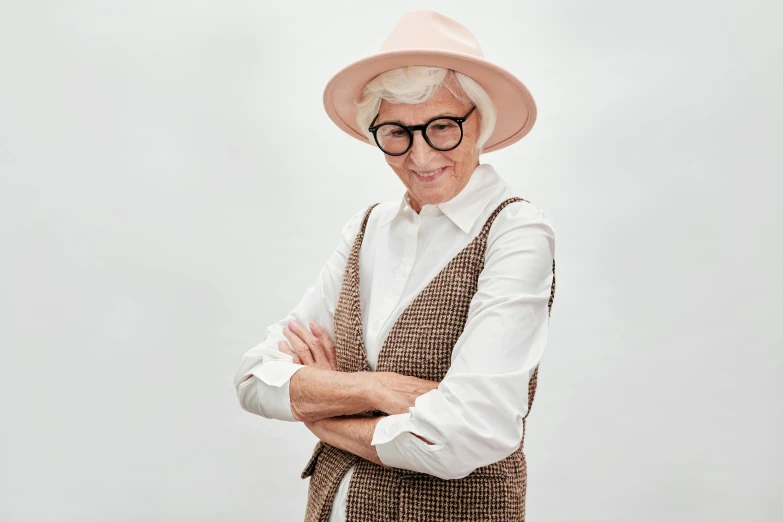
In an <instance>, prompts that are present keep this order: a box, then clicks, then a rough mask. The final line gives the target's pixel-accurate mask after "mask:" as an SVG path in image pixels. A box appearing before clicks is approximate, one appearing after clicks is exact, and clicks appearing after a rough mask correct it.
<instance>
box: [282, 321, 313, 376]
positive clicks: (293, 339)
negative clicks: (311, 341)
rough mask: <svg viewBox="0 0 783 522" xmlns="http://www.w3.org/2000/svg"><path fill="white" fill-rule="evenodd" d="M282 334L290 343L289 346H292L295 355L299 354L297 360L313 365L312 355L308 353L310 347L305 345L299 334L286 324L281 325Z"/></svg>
mask: <svg viewBox="0 0 783 522" xmlns="http://www.w3.org/2000/svg"><path fill="white" fill-rule="evenodd" d="M283 335H285V337H286V339H288V342H289V343H291V346H293V348H294V350H295V351H296V355H298V356H299V360H300V361H301V363H300V364H304V365H306V366H313V364H314V363H315V361H314V360H313V355H312V354H311V353H310V347H309V346H307V345H306V344H305V343H304V341H302V340H301V339H300V338H299V336H298V335H297V334H296V333H294V332H293V331H292V330H291V329H290V328H288V327H287V326H285V327H283Z"/></svg>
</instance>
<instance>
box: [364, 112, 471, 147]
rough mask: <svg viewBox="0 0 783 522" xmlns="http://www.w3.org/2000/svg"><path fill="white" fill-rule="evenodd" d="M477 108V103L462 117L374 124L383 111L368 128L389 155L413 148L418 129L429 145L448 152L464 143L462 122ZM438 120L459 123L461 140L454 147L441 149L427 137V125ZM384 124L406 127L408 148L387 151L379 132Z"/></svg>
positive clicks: (376, 141) (438, 117)
mask: <svg viewBox="0 0 783 522" xmlns="http://www.w3.org/2000/svg"><path fill="white" fill-rule="evenodd" d="M475 110H476V105H474V106H473V108H472V109H470V111H468V113H467V114H466V115H465V116H463V117H461V118H457V117H454V116H437V117H435V118H432V119H431V120H429V121H428V122H427V123H423V124H421V125H403V124H402V123H400V122H397V121H385V122H383V123H381V124H378V125H373V124H374V123H375V120H377V119H378V116H380V115H381V113H378V114H376V115H375V118H373V119H372V122H370V127H369V128H368V129H367V130H368V131H370V132H372V136H373V138H375V144H376V145H378V148H379V149H381V151H382V152H383V153H384V154H387V155H389V156H402V155H403V154H407V153H408V151H409V150H411V147H413V131H417V130H420V131H421V137H422V138H424V141H426V142H427V145H429V146H430V147H432V148H433V149H435V150H437V151H440V152H448V151H450V150H454V149H456V148H457V147H459V145H460V143H462V138H463V137H465V131H464V130H463V129H462V122H464V121H465V120H467V119H468V117H470V115H471V114H473V111H475ZM437 120H451V121H453V122H456V123H457V125H459V141H458V142H457V144H456V145H454V146H453V147H449V148H448V149H439V148H438V147H436V146H435V145H433V144H432V142H431V141H430V139H429V137H427V132H426V130H427V127H428V126H429V124H430V123H432V122H434V121H437ZM384 125H397V126H398V127H402V128H403V129H405V131H406V132H407V133H408V138H409V140H408V148H407V149H405V150H404V151H402V152H400V153H399V154H392V153H390V152H386V150H384V148H383V147H381V144H380V143H379V142H378V132H377V131H378V129H380V128H381V127H383V126H384Z"/></svg>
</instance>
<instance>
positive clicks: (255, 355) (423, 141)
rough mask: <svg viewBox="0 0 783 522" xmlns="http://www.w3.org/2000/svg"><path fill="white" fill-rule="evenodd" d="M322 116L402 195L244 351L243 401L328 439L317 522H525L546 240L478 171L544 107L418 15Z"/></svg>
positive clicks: (445, 21)
mask: <svg viewBox="0 0 783 522" xmlns="http://www.w3.org/2000/svg"><path fill="white" fill-rule="evenodd" d="M324 103H325V106H326V110H327V113H328V114H329V116H330V117H331V118H332V120H333V121H334V122H335V123H336V124H337V125H338V126H339V127H340V128H341V129H342V130H344V131H345V132H347V133H348V134H350V135H351V136H354V137H356V138H358V139H361V140H362V141H365V142H367V143H370V144H372V145H373V146H376V147H377V148H378V149H379V152H380V153H381V154H382V156H383V158H384V159H385V160H386V163H387V164H388V165H389V167H391V170H392V171H393V172H394V173H395V174H396V175H397V177H399V178H400V181H402V183H403V185H405V188H406V191H405V194H404V195H403V196H402V198H401V200H399V201H388V202H383V203H375V204H373V205H370V206H369V207H366V208H365V207H363V208H361V209H359V211H357V212H356V213H355V214H354V215H353V216H352V217H351V218H350V219H349V220H348V222H347V223H346V224H345V226H344V227H343V229H342V237H341V240H340V243H339V245H338V247H337V249H336V251H335V252H334V254H333V255H332V256H331V258H330V259H329V260H328V261H327V263H326V265H325V266H324V267H323V269H322V270H321V272H320V274H319V275H318V279H317V281H316V283H315V284H314V285H313V286H312V287H311V288H309V289H308V290H307V292H305V294H304V296H303V297H302V299H301V301H300V302H299V303H298V304H297V306H296V307H295V308H294V309H293V310H292V311H291V312H289V313H288V315H286V317H284V318H283V319H282V320H280V321H278V322H276V323H275V324H272V325H271V326H269V327H268V328H267V332H266V337H265V339H264V340H263V342H261V343H260V344H259V345H258V346H256V347H254V348H252V349H250V350H248V351H247V352H246V353H245V355H244V357H243V359H242V362H241V365H240V367H239V369H238V371H237V374H236V377H235V379H234V384H235V386H236V389H237V395H238V397H239V401H240V403H241V405H242V407H243V408H244V409H245V410H247V411H249V412H251V413H255V414H257V415H261V416H264V417H267V418H272V419H279V420H287V421H301V422H303V423H304V424H305V425H306V426H307V427H308V428H309V429H310V431H312V433H313V434H315V435H316V436H317V437H318V438H319V439H320V440H319V442H318V443H317V445H316V447H315V451H314V452H313V454H312V457H311V458H310V461H309V463H308V464H307V466H306V467H305V469H304V471H303V472H302V478H306V477H310V483H309V493H308V500H307V507H306V520H307V521H312V522H316V521H319V522H321V521H323V522H325V521H327V520H329V521H344V520H347V521H351V522H354V521H356V522H358V521H365V522H366V521H376V520H407V521H417V522H427V521H468V520H470V521H477V520H493V521H511V520H514V521H519V520H524V514H525V491H526V485H527V466H526V461H525V455H524V453H523V450H522V443H523V438H524V434H525V419H526V417H527V415H528V413H529V412H530V407H531V405H532V402H533V396H534V393H535V388H536V378H537V373H538V364H539V362H540V361H541V358H542V355H543V351H544V347H545V346H546V343H547V333H548V328H549V312H550V310H551V306H552V302H553V300H554V291H555V272H554V269H555V262H554V251H555V248H554V233H553V231H552V227H551V226H550V224H549V221H548V220H547V218H546V217H545V216H544V213H543V212H542V211H541V210H540V209H539V208H538V207H536V206H535V205H533V204H532V203H530V202H529V201H527V200H524V199H522V198H520V197H516V196H514V195H513V191H512V189H511V188H510V187H509V186H508V185H507V184H506V183H505V181H504V180H503V179H502V178H501V177H500V176H499V175H498V174H497V173H496V172H495V170H494V169H493V168H492V167H491V166H489V165H487V164H482V163H480V161H479V156H480V154H481V153H482V152H487V151H490V150H497V149H499V148H501V147H505V146H507V145H510V144H512V143H514V142H516V141H518V140H519V139H521V138H522V137H523V136H524V135H525V134H526V133H527V132H528V131H529V130H530V128H531V127H532V125H533V122H534V121H535V105H534V103H533V100H532V98H531V97H530V94H529V92H528V91H527V89H526V88H525V86H524V85H523V84H522V83H521V82H520V81H519V80H518V79H516V78H515V77H514V76H513V75H511V74H510V73H508V72H507V71H505V70H503V69H501V68H500V67H498V66H496V65H494V64H492V63H490V62H488V61H486V60H485V59H484V58H483V57H482V54H481V50H480V48H479V46H478V43H477V42H476V40H475V38H474V37H473V35H472V34H471V33H470V32H469V31H468V30H467V29H466V28H465V27H463V26H462V25H460V24H458V23H457V22H455V21H453V20H451V19H449V18H446V17H445V16H442V15H440V14H438V13H435V12H433V11H414V12H411V13H407V14H406V15H405V16H404V17H403V18H402V20H401V21H400V22H399V24H398V25H397V27H396V28H395V29H394V31H393V32H392V33H391V35H390V36H389V37H388V39H387V40H386V43H385V44H384V46H383V47H382V49H381V51H380V52H379V53H377V54H375V55H373V56H370V57H369V58H366V59H364V60H360V61H359V62H356V63H354V64H352V65H350V66H348V67H346V68H345V69H343V70H342V71H340V72H339V73H337V75H336V76H335V77H334V78H332V80H331V81H330V82H329V84H328V85H327V87H326V91H325V93H324Z"/></svg>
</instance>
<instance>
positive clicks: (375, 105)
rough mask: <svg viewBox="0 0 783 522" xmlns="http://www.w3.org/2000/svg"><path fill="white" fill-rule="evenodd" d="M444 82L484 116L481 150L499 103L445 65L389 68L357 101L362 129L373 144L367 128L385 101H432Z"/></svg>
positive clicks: (481, 123) (481, 128) (493, 126)
mask: <svg viewBox="0 0 783 522" xmlns="http://www.w3.org/2000/svg"><path fill="white" fill-rule="evenodd" d="M455 79H456V82H454V80H455ZM455 83H456V85H455ZM442 85H443V86H445V87H446V88H447V89H448V90H449V91H450V92H451V94H453V95H454V97H455V98H457V99H458V100H459V101H461V102H462V103H466V102H467V101H468V100H470V101H471V102H472V103H473V105H475V106H476V112H478V114H479V119H480V127H479V136H478V139H477V141H476V148H477V149H478V152H479V153H481V151H482V149H483V147H484V144H485V143H486V142H487V140H488V139H489V137H490V136H491V135H492V131H493V130H494V129H495V120H496V119H497V113H496V112H495V105H494V104H493V103H492V99H491V98H490V97H489V95H488V94H487V91H485V90H484V89H483V88H482V87H481V86H480V85H479V84H478V83H476V81H475V80H473V78H470V77H469V76H466V75H464V74H462V73H461V72H457V71H454V70H452V69H446V68H443V67H431V66H427V65H408V66H405V67H399V68H397V69H392V70H390V71H386V72H384V73H381V74H379V75H378V76H376V77H375V78H373V79H372V80H371V81H370V82H369V83H368V84H367V85H366V86H365V88H364V92H363V97H362V100H361V101H359V102H357V104H356V105H357V107H358V114H357V115H356V121H357V123H358V124H359V128H360V129H362V131H363V132H364V133H365V135H366V136H367V139H368V140H369V141H370V143H374V140H373V136H372V133H371V132H369V131H368V130H367V128H368V127H369V126H370V123H372V120H373V118H375V116H376V115H377V114H378V111H379V110H380V108H381V100H386V101H387V102H389V103H423V102H426V101H427V100H429V99H430V98H431V97H432V96H433V95H434V94H435V92H436V91H437V90H438V89H439V88H440V87H441V86H442Z"/></svg>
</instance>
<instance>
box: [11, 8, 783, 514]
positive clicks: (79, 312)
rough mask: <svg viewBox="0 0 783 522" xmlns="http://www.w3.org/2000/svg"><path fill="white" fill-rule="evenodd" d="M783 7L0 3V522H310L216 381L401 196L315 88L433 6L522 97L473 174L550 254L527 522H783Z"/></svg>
mask: <svg viewBox="0 0 783 522" xmlns="http://www.w3.org/2000/svg"><path fill="white" fill-rule="evenodd" d="M780 6H781V4H780V3H779V2H774V1H767V2H758V1H745V2H738V1H737V2H721V1H682V0H680V1H675V0H661V1H656V2H651V1H641V2H639V1H637V2H629V1H626V0H623V1H620V0H612V1H609V0H602V1H592V2H585V1H578V0H572V1H558V2H553V1H543V0H536V1H519V0H516V1H497V0H483V1H480V2H470V1H465V0H462V1H456V0H440V1H430V2H428V3H426V4H421V3H417V2H411V1H408V0H399V1H397V2H358V1H351V2H347V1H340V2H336V3H327V2H314V1H313V2H301V1H289V2H276V3H273V4H270V3H267V2H264V1H261V0H255V1H236V0H231V1H228V0H222V1H211V2H206V1H194V0H190V1H184V0H180V1H174V0H156V1H134V2H130V1H126V2H114V1H97V0H95V1H69V2H55V1H30V0H25V1H21V0H18V1H16V2H12V1H2V2H1V3H0V181H1V183H2V184H1V185H0V233H1V234H2V236H1V240H2V243H0V244H1V245H2V255H1V256H0V273H1V274H2V279H1V280H0V281H1V285H2V286H1V287H0V347H1V348H2V358H1V359H0V401H1V402H0V406H1V410H0V415H1V417H0V418H1V419H2V420H0V422H1V423H2V430H1V431H0V520H2V521H3V522H6V521H8V522H16V521H20V522H21V521H39V520H40V521H79V522H83V521H106V520H111V521H116V522H124V521H159V520H165V521H180V520H182V521H184V520H188V521H196V520H198V521H221V522H222V521H237V522H239V521H248V522H249V521H289V520H291V521H295V520H301V519H302V518H303V515H304V508H305V501H306V491H307V481H303V480H301V479H300V478H299V473H300V472H301V470H302V468H303V466H304V464H305V463H306V462H307V459H308V458H309V456H310V453H311V451H312V448H313V446H314V444H315V442H316V439H315V437H314V436H313V435H312V434H311V433H310V432H309V431H308V430H307V429H306V428H305V427H304V426H303V425H302V424H299V423H284V422H280V421H271V420H267V419H264V418H261V417H258V416H254V415H251V414H249V413H247V412H245V411H243V410H242V409H241V408H240V406H239V403H238V401H237V399H236V396H235V393H234V388H233V386H232V379H233V376H234V372H235V371H236V368H237V366H238V364H239V361H240V358H241V355H242V353H243V352H244V351H245V350H247V349H249V348H251V347H252V346H254V345H255V344H257V343H258V342H259V341H260V340H261V339H262V336H263V334H264V330H265V328H266V326H267V325H268V324H269V323H271V322H273V321H276V320H278V319H279V318H281V317H283V316H284V315H285V314H286V313H287V312H288V311H289V310H290V309H291V308H292V307H293V306H294V304H295V303H296V302H297V301H298V300H299V298H300V296H301V295H302V293H303V292H304V291H305V289H306V288H307V287H309V286H310V285H311V284H313V282H314V281H315V277H316V276H317V274H318V271H319V270H320V268H321V266H322V265H323V263H324V262H325V261H326V259H327V258H328V257H329V255H330V254H331V252H332V250H333V249H334V248H335V247H336V246H337V244H338V241H339V238H340V229H341V228H342V226H343V224H344V223H345V222H346V220H347V219H348V218H349V217H350V216H351V215H352V214H353V213H354V212H356V211H357V209H359V208H361V207H366V206H369V205H370V204H371V203H374V202H376V201H387V200H399V199H400V198H401V197H402V194H403V192H404V187H403V185H402V184H401V182H400V181H399V179H398V178H397V177H396V176H395V175H394V173H393V172H392V170H391V169H390V168H389V167H388V166H387V165H386V163H385V162H384V160H383V157H382V155H381V153H380V151H378V150H377V149H375V148H373V147H370V146H367V145H364V144H362V143H360V142H358V141H356V140H354V139H352V138H350V137H348V136H347V135H345V134H343V133H342V132H341V131H339V130H338V129H337V127H336V126H334V125H333V124H332V123H331V121H330V120H329V119H328V118H327V116H326V114H325V112H324V110H323V107H322V104H321V95H322V91H323V87H324V85H325V84H326V82H327V80H328V79H329V78H330V77H331V75H332V74H334V73H335V72H336V71H337V70H339V69H340V68H342V67H343V66H344V65H347V64H348V63H349V62H351V61H353V60H356V59H359V58H361V57H363V56H365V55H368V54H370V53H373V52H374V51H375V50H376V49H377V48H378V47H379V46H380V44H381V43H382V41H383V40H384V38H385V37H386V35H387V34H388V33H389V31H390V30H391V29H392V28H393V27H394V25H395V24H396V23H397V21H398V20H399V18H400V16H401V15H402V14H403V13H404V12H405V11H407V10H411V9H417V8H422V7H429V8H434V9H436V10H439V11H441V12H442V13H444V14H446V15H447V16H450V17H452V18H455V19H456V20H458V21H461V22H463V23H464V24H465V25H467V26H468V27H469V28H470V30H471V31H472V32H473V33H474V34H475V35H476V36H477V37H478V39H479V41H480V43H481V44H482V47H483V50H484V53H485V56H486V57H487V58H489V59H490V60H493V61H495V62H497V63H499V64H501V65H502V66H504V67H506V68H507V69H509V70H510V71H512V72H513V73H514V74H516V75H517V76H519V77H520V78H521V79H522V80H523V81H524V82H525V83H526V84H527V86H528V87H529V89H530V90H531V92H532V93H533V96H534V97H535V99H536V101H537V104H538V111H539V112H538V121H537V123H536V125H535V127H534V128H533V130H532V132H531V133H530V134H529V135H528V136H527V137H525V138H524V139H523V140H522V141H521V142H519V143H518V144H516V145H514V146H512V147H510V148H508V149H505V150H502V151H498V152H495V153H491V154H487V155H485V156H483V157H482V161H483V162H486V163H490V164H492V165H493V166H494V167H495V168H496V169H497V171H498V172H499V173H500V174H501V176H503V177H504V178H505V179H506V180H507V181H508V182H509V183H510V184H511V185H512V186H514V187H515V188H516V189H517V190H518V192H519V193H520V195H522V196H523V197H525V198H526V199H528V200H530V201H532V202H534V203H535V204H536V205H538V206H539V207H540V208H542V209H543V210H544V212H545V214H546V215H547V217H548V218H549V220H550V221H551V223H552V225H553V227H554V229H555V233H556V245H557V246H556V263H557V290H556V296H555V301H554V305H553V308H552V317H551V324H550V341H549V344H548V347H547V351H546V354H545V356H544V359H543V361H542V365H541V368H540V378H539V387H538V391H537V395H536V400H535V403H534V406H533V409H532V411H531V414H530V417H529V418H528V421H529V422H528V432H527V435H526V439H525V448H526V454H527V458H528V465H529V485H528V490H527V518H528V520H529V521H530V522H562V521H568V522H570V521H574V522H589V521H601V522H603V521H606V522H610V521H611V522H629V521H631V522H635V521H640V522H644V521H650V522H652V521H660V520H666V521H707V520H709V521H734V520H743V521H773V520H780V518H781V516H783V514H782V513H783V499H782V497H781V494H780V492H781V490H782V489H783V480H782V479H781V471H780V470H781V469H782V468H783V459H782V458H781V456H782V453H783V450H781V433H780V428H781V422H780V421H781V411H783V405H782V404H781V402H783V401H781V395H782V394H783V392H782V391H781V387H780V380H781V376H782V375H781V374H782V373H783V372H782V370H783V356H781V350H782V349H783V334H782V333H781V320H780V315H781V312H783V305H781V295H782V294H783V277H782V276H781V268H783V248H782V247H781V238H782V237H783V234H782V233H781V230H780V229H781V226H783V213H782V212H781V210H780V198H781V189H783V183H781V174H782V173H783V161H782V160H781V139H783V133H782V132H781V126H782V125H783V102H782V101H781V92H783V41H782V40H781V36H780V34H781V33H780V27H779V25H780V20H781V16H783V9H782V8H781V7H780Z"/></svg>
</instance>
